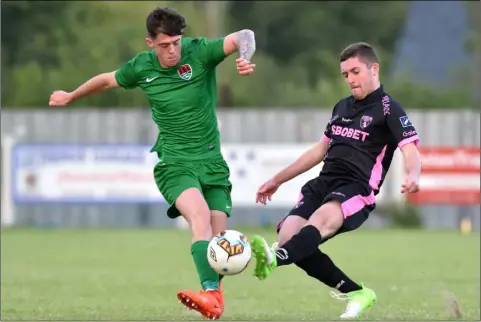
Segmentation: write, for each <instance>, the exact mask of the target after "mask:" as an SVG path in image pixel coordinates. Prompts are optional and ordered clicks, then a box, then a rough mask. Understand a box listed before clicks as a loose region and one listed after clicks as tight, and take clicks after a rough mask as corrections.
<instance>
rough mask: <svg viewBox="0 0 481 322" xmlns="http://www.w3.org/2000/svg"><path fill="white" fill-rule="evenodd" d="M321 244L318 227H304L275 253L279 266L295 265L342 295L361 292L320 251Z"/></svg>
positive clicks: (358, 287) (359, 288)
mask: <svg viewBox="0 0 481 322" xmlns="http://www.w3.org/2000/svg"><path fill="white" fill-rule="evenodd" d="M321 242H322V236H321V234H320V233H319V230H318V229H317V228H316V227H314V226H312V225H309V226H305V227H303V228H302V229H301V230H300V231H299V232H298V233H297V234H296V235H294V236H292V238H291V239H290V240H288V241H287V242H286V243H285V244H284V245H282V246H281V247H279V248H278V249H277V250H276V251H275V253H276V258H277V266H284V265H290V264H292V263H295V264H296V265H297V266H298V267H300V268H302V269H303V270H304V271H305V272H306V273H307V274H308V275H309V276H312V277H314V278H315V279H317V280H319V281H320V282H322V283H324V284H326V285H327V286H329V287H332V288H335V289H338V290H339V291H340V292H341V293H349V292H353V291H357V290H361V289H362V288H361V286H359V285H358V284H356V283H355V282H353V281H352V280H351V279H350V278H349V277H347V276H346V274H344V273H343V272H342V271H341V270H340V269H339V268H338V267H337V266H336V265H335V264H334V263H333V261H332V260H331V259H330V258H329V256H327V255H326V254H324V253H323V252H321V251H320V250H319V245H320V244H321Z"/></svg>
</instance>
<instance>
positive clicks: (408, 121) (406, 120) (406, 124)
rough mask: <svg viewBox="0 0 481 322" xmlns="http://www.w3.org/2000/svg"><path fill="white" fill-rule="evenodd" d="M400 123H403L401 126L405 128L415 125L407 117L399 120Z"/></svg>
mask: <svg viewBox="0 0 481 322" xmlns="http://www.w3.org/2000/svg"><path fill="white" fill-rule="evenodd" d="M399 121H400V122H401V125H402V126H403V127H410V126H413V124H412V123H411V121H410V120H409V118H408V117H407V116H401V117H400V118H399Z"/></svg>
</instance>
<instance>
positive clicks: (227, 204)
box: [154, 159, 232, 218]
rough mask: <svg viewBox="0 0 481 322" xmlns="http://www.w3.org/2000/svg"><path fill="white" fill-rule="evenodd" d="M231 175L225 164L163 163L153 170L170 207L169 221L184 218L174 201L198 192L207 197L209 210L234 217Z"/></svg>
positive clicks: (207, 162)
mask: <svg viewBox="0 0 481 322" xmlns="http://www.w3.org/2000/svg"><path fill="white" fill-rule="evenodd" d="M229 176H230V171H229V167H228V166H227V163H226V162H225V160H223V159H220V160H214V161H197V162H165V161H160V162H159V163H157V165H156V166H155V168H154V178H155V182H156V184H157V187H158V188H159V191H160V193H161V194H162V196H163V197H164V199H165V200H166V201H167V203H168V204H169V205H170V208H169V210H168V211H167V215H168V216H169V217H170V218H176V217H179V216H180V215H181V214H180V212H179V211H178V210H177V208H175V201H176V200H177V198H178V197H179V196H180V194H181V193H182V192H184V191H185V190H187V189H189V188H197V189H199V191H200V192H202V195H203V196H204V199H205V201H206V202H207V205H208V206H209V209H210V210H219V211H223V212H225V213H226V214H227V216H230V215H231V210H232V199H231V191H232V184H231V182H230V181H229Z"/></svg>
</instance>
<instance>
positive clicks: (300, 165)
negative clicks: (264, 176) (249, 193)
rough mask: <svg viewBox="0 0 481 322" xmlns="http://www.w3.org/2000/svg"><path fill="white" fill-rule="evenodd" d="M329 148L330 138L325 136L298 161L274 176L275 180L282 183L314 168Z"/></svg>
mask: <svg viewBox="0 0 481 322" xmlns="http://www.w3.org/2000/svg"><path fill="white" fill-rule="evenodd" d="M328 149H329V140H327V138H326V137H325V136H323V138H322V139H321V140H320V141H319V142H317V143H316V144H315V145H314V146H312V147H311V148H310V149H309V150H307V151H306V152H304V153H303V154H302V155H301V156H300V157H299V158H298V159H297V160H296V161H294V163H292V164H291V165H289V166H288V167H287V168H285V169H284V170H282V171H280V172H279V173H278V174H276V175H275V176H274V178H273V179H274V181H275V182H276V183H277V184H278V185H281V184H283V183H285V182H287V181H289V180H292V179H294V178H295V177H297V176H298V175H301V174H303V173H304V172H306V171H308V170H310V169H312V168H313V167H314V166H316V165H318V164H319V163H321V161H322V159H324V157H325V155H326V153H327V150H328Z"/></svg>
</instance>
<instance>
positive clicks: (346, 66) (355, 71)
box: [341, 57, 379, 100]
mask: <svg viewBox="0 0 481 322" xmlns="http://www.w3.org/2000/svg"><path fill="white" fill-rule="evenodd" d="M378 72H379V64H376V63H374V64H372V66H370V67H369V66H368V65H367V64H365V63H364V62H362V61H361V60H359V58H358V57H353V58H349V59H348V60H346V61H343V62H342V63H341V73H342V75H343V76H344V79H345V81H346V83H347V84H348V85H349V89H350V90H351V94H352V96H354V98H355V99H357V100H361V99H364V98H365V97H366V96H367V95H369V94H370V93H371V92H373V91H374V90H375V86H376V83H377V79H378Z"/></svg>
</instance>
